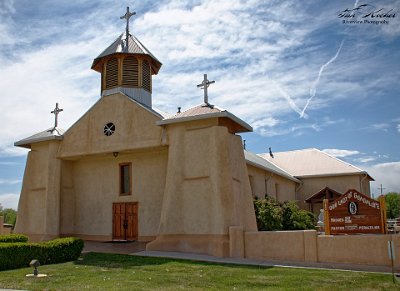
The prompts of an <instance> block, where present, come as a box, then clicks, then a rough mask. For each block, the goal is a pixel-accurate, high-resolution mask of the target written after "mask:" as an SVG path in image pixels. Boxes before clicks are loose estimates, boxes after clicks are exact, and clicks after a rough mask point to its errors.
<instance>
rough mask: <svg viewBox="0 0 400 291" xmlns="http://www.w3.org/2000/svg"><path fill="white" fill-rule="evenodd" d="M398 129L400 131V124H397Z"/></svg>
mask: <svg viewBox="0 0 400 291" xmlns="http://www.w3.org/2000/svg"><path fill="white" fill-rule="evenodd" d="M397 131H398V132H399V133H400V124H397Z"/></svg>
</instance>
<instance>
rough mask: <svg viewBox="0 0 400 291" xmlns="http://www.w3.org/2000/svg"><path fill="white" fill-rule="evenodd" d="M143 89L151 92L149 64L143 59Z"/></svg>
mask: <svg viewBox="0 0 400 291" xmlns="http://www.w3.org/2000/svg"><path fill="white" fill-rule="evenodd" d="M142 67H143V71H142V75H143V77H142V78H143V89H145V90H147V91H149V92H151V73H150V64H149V62H148V61H146V60H144V61H143V65H142Z"/></svg>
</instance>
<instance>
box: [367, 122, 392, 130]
mask: <svg viewBox="0 0 400 291" xmlns="http://www.w3.org/2000/svg"><path fill="white" fill-rule="evenodd" d="M389 127H390V124H389V123H376V124H372V125H371V127H370V128H371V129H374V130H382V131H388V128H389Z"/></svg>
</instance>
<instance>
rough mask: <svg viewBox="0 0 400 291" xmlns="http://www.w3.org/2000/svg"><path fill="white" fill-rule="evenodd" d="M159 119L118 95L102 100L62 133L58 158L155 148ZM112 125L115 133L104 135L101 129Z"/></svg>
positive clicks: (158, 134) (159, 140)
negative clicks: (110, 123) (108, 124)
mask: <svg viewBox="0 0 400 291" xmlns="http://www.w3.org/2000/svg"><path fill="white" fill-rule="evenodd" d="M160 119H161V118H160V117H158V116H156V115H154V114H153V113H151V112H149V111H148V110H146V109H144V108H143V107H142V106H140V105H138V104H137V103H136V102H134V101H132V100H131V99H129V98H128V97H127V96H124V95H122V94H120V93H116V94H113V95H109V96H105V97H102V98H101V99H100V100H99V101H98V102H97V103H96V104H95V105H94V106H93V107H92V108H91V109H90V110H89V111H88V112H87V113H86V114H85V115H83V116H82V117H81V119H79V120H78V121H77V122H76V123H75V124H74V125H73V126H72V127H71V128H70V129H69V130H68V131H67V132H66V133H65V134H64V140H63V142H62V145H61V148H60V152H59V157H61V158H74V157H80V156H86V155H94V154H101V153H110V152H123V151H134V150H138V149H145V148H152V147H158V146H160V144H161V140H162V128H161V127H159V126H156V125H155V123H156V121H158V120H160ZM109 122H113V123H114V124H115V127H116V130H115V133H114V134H113V135H111V136H106V135H104V133H103V129H104V126H105V125H106V124H107V123H109Z"/></svg>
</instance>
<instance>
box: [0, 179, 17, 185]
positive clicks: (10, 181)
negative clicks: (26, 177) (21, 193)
mask: <svg viewBox="0 0 400 291" xmlns="http://www.w3.org/2000/svg"><path fill="white" fill-rule="evenodd" d="M19 183H21V180H19V179H0V185H1V184H10V185H15V184H19Z"/></svg>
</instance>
